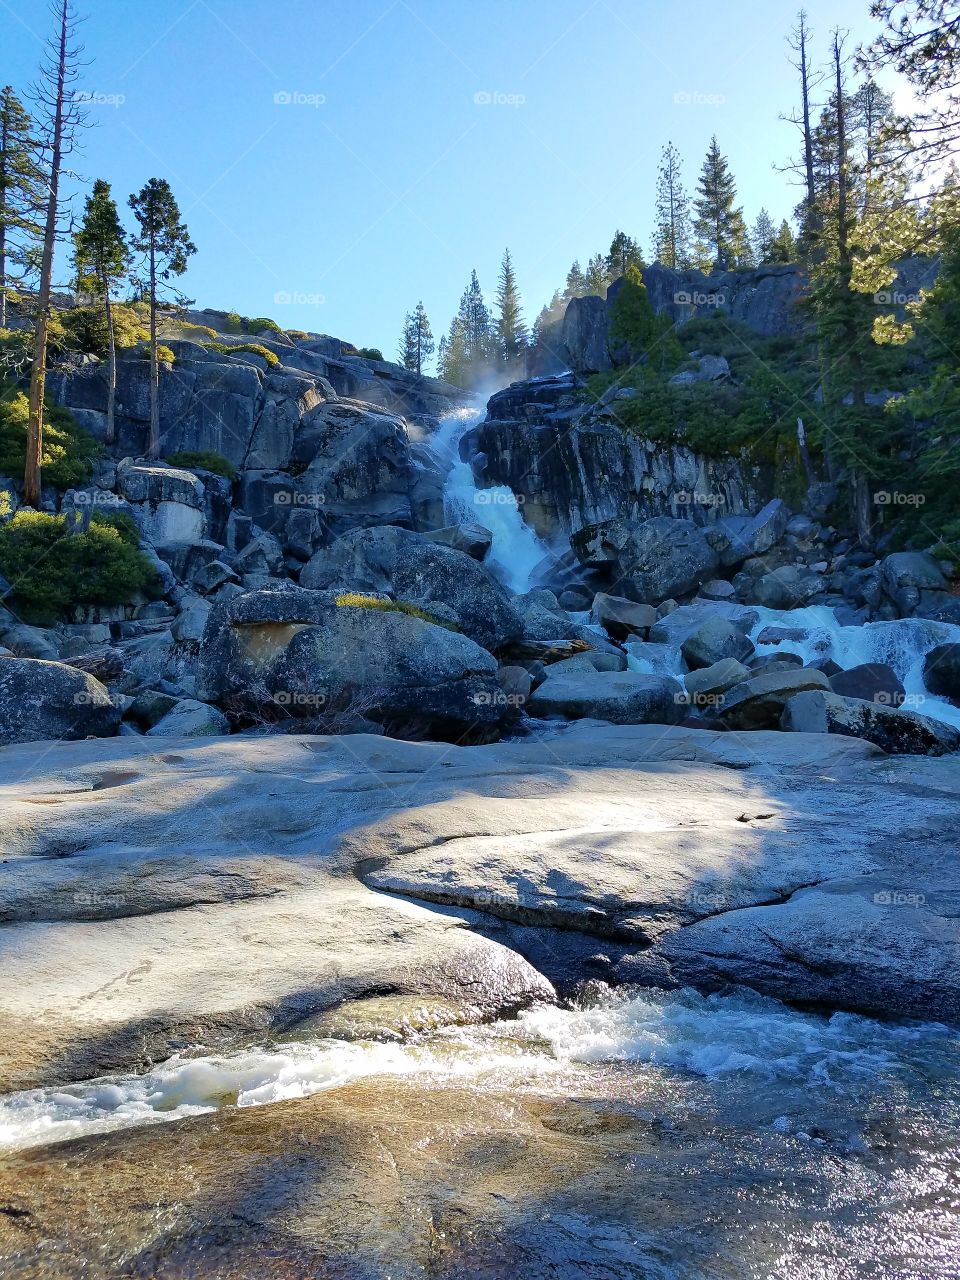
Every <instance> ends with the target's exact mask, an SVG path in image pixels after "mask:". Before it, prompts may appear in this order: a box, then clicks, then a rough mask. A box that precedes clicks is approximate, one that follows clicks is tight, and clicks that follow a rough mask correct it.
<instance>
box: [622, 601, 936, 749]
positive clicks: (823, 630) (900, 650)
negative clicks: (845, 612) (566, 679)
mask: <svg viewBox="0 0 960 1280" xmlns="http://www.w3.org/2000/svg"><path fill="white" fill-rule="evenodd" d="M746 607H747V608H749V609H750V610H752V611H753V612H754V613H756V614H757V615H758V619H759V620H758V621H757V623H756V624H755V625H754V627H753V629H752V630H751V632H750V638H751V640H753V642H754V643H755V644H756V646H757V653H758V654H759V655H761V656H764V655H767V654H773V653H795V654H797V655H798V656H799V657H801V658H802V659H803V662H804V665H805V666H812V665H814V664H815V663H818V662H822V661H824V659H826V658H831V659H832V660H833V661H834V662H835V663H836V664H837V665H838V666H840V667H842V668H843V669H844V671H847V670H849V669H850V668H851V667H857V666H860V665H861V664H863V663H868V662H874V663H884V664H886V665H887V666H889V667H891V668H892V669H893V670H894V671H895V672H896V673H897V675H898V676H899V677H900V680H901V682H902V683H903V687H904V691H905V694H906V696H905V699H904V702H903V708H904V710H907V711H916V712H919V713H920V714H921V715H925V716H930V717H931V718H932V719H935V720H941V721H943V722H944V723H945V724H950V725H954V726H955V727H956V728H960V707H955V706H953V704H952V703H950V702H947V701H946V699H945V698H939V697H937V696H936V695H935V694H932V693H930V692H928V690H927V687H926V685H925V684H924V680H923V662H924V658H925V657H926V655H927V654H928V653H929V652H930V650H931V649H933V648H935V647H936V646H937V645H940V644H947V643H960V627H958V626H954V625H953V624H952V623H948V622H931V621H929V620H928V619H925V618H900V619H897V620H894V621H892V622H867V623H864V624H862V625H858V626H852V627H846V626H842V625H841V624H840V623H839V622H838V621H837V618H836V615H835V614H834V612H833V610H832V609H831V608H830V607H829V606H828V605H809V606H808V607H807V608H805V609H765V608H763V607H762V606H760V605H748V606H746ZM768 627H777V628H781V629H783V630H788V631H792V632H796V633H797V634H796V636H793V637H788V638H785V639H782V640H777V641H775V642H773V643H766V642H765V643H763V644H760V643H759V637H760V635H761V634H762V633H763V632H764V631H765V630H766V629H767V628H768ZM626 649H627V664H628V666H629V669H630V670H631V671H640V672H643V673H644V674H646V675H669V676H674V677H675V678H676V679H678V680H682V679H683V673H684V666H683V659H682V657H681V654H680V647H679V645H676V644H646V643H641V644H635V642H631V641H627V644H626Z"/></svg>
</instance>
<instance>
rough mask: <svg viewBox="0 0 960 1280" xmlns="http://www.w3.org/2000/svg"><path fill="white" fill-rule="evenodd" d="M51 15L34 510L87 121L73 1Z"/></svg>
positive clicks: (44, 66)
mask: <svg viewBox="0 0 960 1280" xmlns="http://www.w3.org/2000/svg"><path fill="white" fill-rule="evenodd" d="M51 12H52V13H53V15H54V17H55V19H56V29H55V33H54V35H53V36H51V38H50V40H49V42H48V44H47V48H46V52H45V54H44V58H43V62H42V63H41V67H40V77H39V80H38V82H37V84H36V86H35V87H34V93H33V97H34V101H35V105H36V116H35V123H36V127H37V130H38V136H39V139H40V145H41V153H42V160H43V167H44V171H45V174H46V178H47V184H48V185H47V192H46V216H45V220H44V233H43V255H42V258H41V263H40V288H39V291H38V296H37V318H36V330H35V333H34V340H33V363H32V366H31V370H30V416H29V422H28V426H27V458H26V466H25V467H24V475H23V489H24V493H23V500H24V503H25V504H26V505H27V506H32V507H37V506H39V505H40V485H41V460H42V457H43V407H44V393H45V389H46V364H47V339H48V335H49V329H50V313H51V294H52V291H53V257H54V252H55V250H56V245H57V235H58V231H59V225H60V224H59V215H60V212H61V210H60V178H61V175H62V173H63V164H64V159H65V158H66V156H68V155H69V154H70V153H71V151H72V150H73V149H74V147H75V145H76V140H77V133H78V131H79V130H80V128H82V126H83V122H84V111H83V107H82V105H81V103H80V101H79V99H78V96H77V93H76V83H77V80H78V78H79V75H80V65H81V64H80V54H81V49H80V46H79V45H78V44H77V41H76V32H77V25H78V22H79V19H78V18H77V15H76V13H75V11H74V9H73V5H72V4H71V0H53V3H52V5H51Z"/></svg>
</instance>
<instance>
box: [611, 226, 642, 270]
mask: <svg viewBox="0 0 960 1280" xmlns="http://www.w3.org/2000/svg"><path fill="white" fill-rule="evenodd" d="M630 267H641V268H642V267H643V254H642V253H641V252H640V246H639V245H638V244H637V242H636V240H634V239H633V238H632V237H631V236H628V235H627V233H626V232H625V231H618V232H617V233H616V235H615V236H614V237H613V240H612V241H611V243H610V251H609V252H608V254H607V277H608V279H609V280H618V279H619V278H620V276H625V275H626V274H627V270H628V269H629V268H630Z"/></svg>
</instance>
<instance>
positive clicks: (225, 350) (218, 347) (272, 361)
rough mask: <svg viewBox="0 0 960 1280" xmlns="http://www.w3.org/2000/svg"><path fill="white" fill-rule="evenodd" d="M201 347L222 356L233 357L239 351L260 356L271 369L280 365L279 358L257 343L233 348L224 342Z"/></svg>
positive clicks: (205, 344)
mask: <svg viewBox="0 0 960 1280" xmlns="http://www.w3.org/2000/svg"><path fill="white" fill-rule="evenodd" d="M203 345H204V347H205V348H206V350H207V351H217V352H219V354H220V355H222V356H235V355H236V354H237V353H238V352H240V351H246V352H249V354H250V355H252V356H262V357H263V359H264V360H266V362H267V364H268V365H270V367H271V368H273V366H274V365H278V364H279V363H280V357H279V356H278V355H276V354H275V352H273V351H271V350H270V349H269V347H265V346H263V345H262V344H261V343H259V342H240V343H236V344H235V345H233V346H230V344H229V343H226V342H205V343H204V344H203Z"/></svg>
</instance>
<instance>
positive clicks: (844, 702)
mask: <svg viewBox="0 0 960 1280" xmlns="http://www.w3.org/2000/svg"><path fill="white" fill-rule="evenodd" d="M781 727H782V728H783V729H786V730H788V731H792V732H794V733H839V734H843V735H845V736H846V737H850V738H864V739H865V740H866V741H867V742H872V743H873V744H874V746H877V747H879V748H880V749H881V750H882V751H886V752H887V753H888V754H889V755H930V756H940V755H945V754H947V753H948V752H951V751H957V750H958V749H960V732H958V730H956V729H954V728H952V727H951V726H950V725H946V724H943V723H942V721H940V720H934V719H932V718H931V717H930V716H922V715H918V714H917V713H916V712H915V711H904V710H899V711H898V710H894V709H892V708H890V707H884V706H880V705H879V704H877V703H875V702H864V701H862V700H861V699H859V698H844V697H841V696H840V695H839V694H836V693H827V692H824V691H822V690H810V691H807V692H801V693H798V694H797V695H796V696H795V697H793V698H790V699H789V701H788V702H787V703H786V706H785V708H784V711H783V718H782V721H781Z"/></svg>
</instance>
